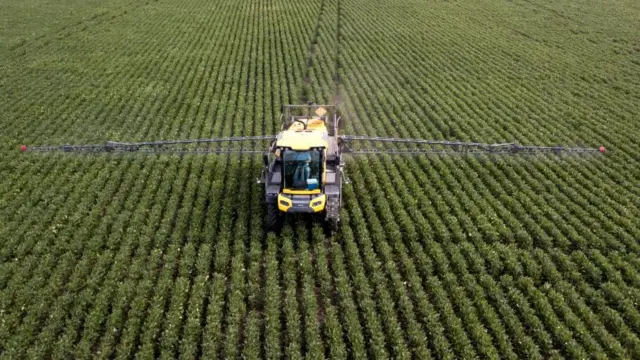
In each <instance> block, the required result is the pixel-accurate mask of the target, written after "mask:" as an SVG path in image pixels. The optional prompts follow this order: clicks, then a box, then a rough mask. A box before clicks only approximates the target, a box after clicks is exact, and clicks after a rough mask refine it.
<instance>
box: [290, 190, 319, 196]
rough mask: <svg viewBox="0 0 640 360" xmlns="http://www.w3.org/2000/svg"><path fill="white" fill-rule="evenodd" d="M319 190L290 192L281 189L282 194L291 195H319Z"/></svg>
mask: <svg viewBox="0 0 640 360" xmlns="http://www.w3.org/2000/svg"><path fill="white" fill-rule="evenodd" d="M320 192H321V191H320V189H315V190H291V189H282V193H283V194H291V195H313V194H320Z"/></svg>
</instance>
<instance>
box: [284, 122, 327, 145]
mask: <svg viewBox="0 0 640 360" xmlns="http://www.w3.org/2000/svg"><path fill="white" fill-rule="evenodd" d="M306 122H307V130H304V126H303V125H302V124H301V123H299V122H294V123H293V124H292V125H291V126H290V127H289V129H288V130H285V131H283V132H281V133H280V134H278V137H277V140H276V146H278V147H289V148H291V149H293V150H309V149H310V148H314V147H324V148H326V147H327V145H328V139H329V134H328V133H327V128H326V127H325V125H324V122H323V121H322V120H318V119H310V120H306Z"/></svg>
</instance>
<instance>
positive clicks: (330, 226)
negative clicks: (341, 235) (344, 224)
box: [325, 218, 338, 234]
mask: <svg viewBox="0 0 640 360" xmlns="http://www.w3.org/2000/svg"><path fill="white" fill-rule="evenodd" d="M325 227H326V229H327V232H328V233H329V234H333V233H335V232H337V231H338V219H336V218H327V219H326V220H325Z"/></svg>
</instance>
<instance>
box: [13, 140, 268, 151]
mask: <svg viewBox="0 0 640 360" xmlns="http://www.w3.org/2000/svg"><path fill="white" fill-rule="evenodd" d="M275 139H276V136H275V135H266V136H262V135H261V136H241V137H223V138H208V139H182V140H158V141H143V142H116V141H107V142H106V143H104V144H88V145H56V146H22V148H21V150H22V151H23V152H57V151H60V152H80V153H101V152H108V153H113V152H120V153H127V152H143V153H165V154H213V153H229V154H232V153H240V154H242V153H245V154H258V153H263V152H264V148H265V146H264V144H262V141H264V140H270V141H273V140H275ZM245 142H250V143H251V144H249V146H248V147H247V146H246V145H245V144H243V143H245ZM205 144H206V145H207V146H202V145H205ZM211 144H217V145H218V147H216V148H212V147H211ZM231 144H239V147H237V146H236V147H229V146H230V145H231ZM180 145H181V146H182V147H178V146H180ZM189 145H196V146H195V147H193V146H191V147H189ZM197 145H201V146H200V147H198V146H197ZM257 145H260V147H259V148H258V147H257Z"/></svg>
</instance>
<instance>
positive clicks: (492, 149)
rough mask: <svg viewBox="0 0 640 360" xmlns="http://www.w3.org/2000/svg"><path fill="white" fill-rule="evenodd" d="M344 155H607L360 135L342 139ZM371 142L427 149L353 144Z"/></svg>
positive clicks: (594, 150) (589, 150)
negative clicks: (354, 144) (362, 147)
mask: <svg viewBox="0 0 640 360" xmlns="http://www.w3.org/2000/svg"><path fill="white" fill-rule="evenodd" d="M339 138H340V139H341V151H342V153H345V154H376V153H389V154H452V153H472V154H483V153H484V154H486V153H492V154H495V153H498V154H519V153H521V154H535V153H597V152H601V153H604V152H605V151H606V149H605V148H604V146H601V147H600V148H599V149H598V148H583V147H567V146H532V145H519V144H516V143H501V144H485V143H476V142H460V141H446V140H425V139H399V138H389V137H367V136H359V135H341V136H340V137H339ZM363 141H369V142H371V143H373V144H380V143H383V144H384V143H394V144H405V145H407V144H409V145H424V146H425V147H411V148H400V149H397V148H385V147H381V146H377V147H374V148H368V149H361V148H357V149H354V148H353V147H352V145H353V143H354V142H363Z"/></svg>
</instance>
